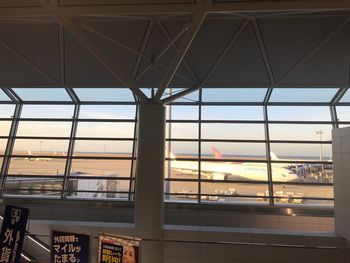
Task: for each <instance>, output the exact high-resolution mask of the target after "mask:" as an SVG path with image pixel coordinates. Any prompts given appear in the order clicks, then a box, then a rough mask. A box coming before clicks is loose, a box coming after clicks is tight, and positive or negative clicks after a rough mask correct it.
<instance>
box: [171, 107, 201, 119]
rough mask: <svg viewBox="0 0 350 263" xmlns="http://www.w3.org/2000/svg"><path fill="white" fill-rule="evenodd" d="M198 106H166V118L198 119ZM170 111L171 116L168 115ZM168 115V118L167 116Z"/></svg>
mask: <svg viewBox="0 0 350 263" xmlns="http://www.w3.org/2000/svg"><path fill="white" fill-rule="evenodd" d="M198 112H199V107H198V106H177V105H176V106H175V105H174V106H167V119H171V120H198V119H199V114H198ZM170 113H171V116H170ZM169 117H170V118H169Z"/></svg>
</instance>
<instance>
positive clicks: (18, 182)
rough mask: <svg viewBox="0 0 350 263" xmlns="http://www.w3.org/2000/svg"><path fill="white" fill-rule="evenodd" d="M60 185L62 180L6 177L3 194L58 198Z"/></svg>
mask: <svg viewBox="0 0 350 263" xmlns="http://www.w3.org/2000/svg"><path fill="white" fill-rule="evenodd" d="M62 183H63V179H62V178H28V177H22V176H20V177H7V178H6V184H5V188H6V190H5V194H8V195H30V196H33V195H39V196H60V195H61V190H62Z"/></svg>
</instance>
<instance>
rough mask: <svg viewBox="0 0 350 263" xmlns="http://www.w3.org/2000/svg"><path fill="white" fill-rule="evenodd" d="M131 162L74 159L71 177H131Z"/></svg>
mask: <svg viewBox="0 0 350 263" xmlns="http://www.w3.org/2000/svg"><path fill="white" fill-rule="evenodd" d="M130 170H131V160H104V159H73V161H72V169H71V176H111V177H130Z"/></svg>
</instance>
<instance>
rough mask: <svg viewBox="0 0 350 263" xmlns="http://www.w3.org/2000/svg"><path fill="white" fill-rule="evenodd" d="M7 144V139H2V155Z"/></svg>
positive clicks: (0, 141) (0, 146) (0, 144)
mask: <svg viewBox="0 0 350 263" xmlns="http://www.w3.org/2000/svg"><path fill="white" fill-rule="evenodd" d="M6 144H7V140H6V139H0V155H3V154H4V153H5V150H6Z"/></svg>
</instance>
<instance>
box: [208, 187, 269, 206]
mask: <svg viewBox="0 0 350 263" xmlns="http://www.w3.org/2000/svg"><path fill="white" fill-rule="evenodd" d="M201 189H202V195H201V200H202V201H211V202H220V203H267V202H268V198H267V197H268V186H267V184H244V183H225V182H210V183H207V182H202V183H201Z"/></svg>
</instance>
